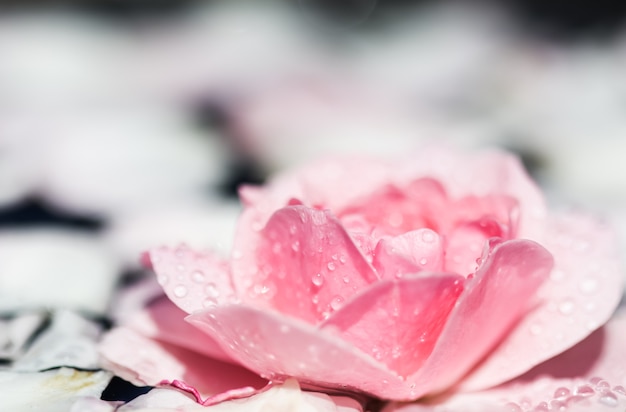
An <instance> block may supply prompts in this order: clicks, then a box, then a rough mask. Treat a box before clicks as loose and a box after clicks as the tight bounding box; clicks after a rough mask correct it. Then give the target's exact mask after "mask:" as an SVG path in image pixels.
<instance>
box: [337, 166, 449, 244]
mask: <svg viewBox="0 0 626 412" xmlns="http://www.w3.org/2000/svg"><path fill="white" fill-rule="evenodd" d="M373 187H375V186H373ZM446 203H447V198H446V193H445V191H444V189H443V187H442V186H441V184H440V183H439V182H437V181H435V180H433V179H428V178H421V179H416V180H413V181H411V182H408V183H407V184H406V185H404V186H401V187H398V186H396V185H392V184H388V185H386V186H383V187H382V188H381V189H379V190H376V191H375V192H373V193H368V195H367V196H365V197H363V198H360V199H355V200H353V201H352V202H350V203H349V205H348V207H346V208H343V209H340V211H338V212H337V215H338V216H339V217H340V218H342V219H343V218H344V217H349V216H351V215H357V216H360V217H363V218H365V219H366V220H367V221H368V222H369V223H370V225H371V226H372V227H376V228H378V229H379V230H380V231H381V232H383V233H385V234H388V235H399V234H402V233H405V232H408V231H411V230H415V229H419V228H429V229H434V230H435V231H439V230H440V229H441V228H440V221H442V220H443V221H445V220H447V219H446V218H447V216H446V213H447V210H446V209H447V207H446V206H447V205H446Z"/></svg>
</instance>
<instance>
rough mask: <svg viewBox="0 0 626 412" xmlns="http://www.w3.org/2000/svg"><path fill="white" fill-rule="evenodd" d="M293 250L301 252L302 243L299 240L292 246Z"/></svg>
mask: <svg viewBox="0 0 626 412" xmlns="http://www.w3.org/2000/svg"><path fill="white" fill-rule="evenodd" d="M291 250H293V251H294V252H298V251H299V250H300V242H298V241H297V240H296V241H295V242H293V243H292V244H291Z"/></svg>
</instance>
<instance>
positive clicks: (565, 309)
mask: <svg viewBox="0 0 626 412" xmlns="http://www.w3.org/2000/svg"><path fill="white" fill-rule="evenodd" d="M573 311H574V302H572V301H571V300H569V299H568V300H564V301H563V302H561V304H560V305H559V312H561V314H562V315H570V314H571V313H572V312H573Z"/></svg>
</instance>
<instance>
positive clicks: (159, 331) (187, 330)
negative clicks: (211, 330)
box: [122, 296, 232, 363]
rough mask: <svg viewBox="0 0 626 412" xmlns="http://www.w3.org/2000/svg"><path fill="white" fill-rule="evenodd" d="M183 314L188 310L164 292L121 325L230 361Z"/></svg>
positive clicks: (215, 344) (151, 336) (214, 343)
mask: <svg viewBox="0 0 626 412" xmlns="http://www.w3.org/2000/svg"><path fill="white" fill-rule="evenodd" d="M185 316H187V313H185V312H184V311H183V310H182V309H180V308H179V307H178V306H176V305H175V304H174V303H172V301H171V300H169V299H168V298H167V297H165V296H163V297H162V298H160V299H158V300H156V301H155V302H152V303H151V304H150V305H149V306H147V307H146V308H143V309H141V310H139V311H137V312H136V313H135V314H133V315H132V316H131V317H130V318H129V319H127V320H126V321H124V322H123V324H122V326H127V327H129V328H131V329H133V330H135V331H137V332H140V333H141V334H142V335H144V336H146V337H149V338H153V339H157V340H159V341H161V342H166V343H171V344H173V345H176V346H179V347H181V348H184V349H189V350H192V351H194V352H197V353H200V354H203V355H206V356H209V357H211V358H214V359H217V360H222V361H225V362H231V363H232V360H231V359H230V358H229V357H228V356H227V355H226V353H224V351H223V350H222V348H220V347H219V345H218V344H217V343H216V342H215V341H214V340H213V339H211V337H209V336H207V335H206V333H203V332H201V331H200V330H198V328H196V327H194V326H191V325H190V324H188V323H187V322H184V318H185Z"/></svg>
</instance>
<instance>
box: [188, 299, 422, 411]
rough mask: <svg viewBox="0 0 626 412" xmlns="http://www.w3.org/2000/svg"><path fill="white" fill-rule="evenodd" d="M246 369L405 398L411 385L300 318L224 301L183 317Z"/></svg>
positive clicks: (305, 382)
mask: <svg viewBox="0 0 626 412" xmlns="http://www.w3.org/2000/svg"><path fill="white" fill-rule="evenodd" d="M187 320H188V321H189V322H191V323H192V324H194V325H196V326H198V327H200V328H201V329H202V330H203V331H205V332H206V333H208V334H209V335H211V336H212V337H213V338H214V339H215V340H217V341H219V342H220V343H221V345H222V347H223V348H224V350H225V351H226V352H227V353H228V354H229V355H230V356H232V357H233V358H234V359H237V360H239V361H240V362H241V364H242V365H245V366H246V367H248V368H249V369H251V370H253V371H255V372H258V373H259V374H261V376H264V377H266V378H268V379H272V380H278V381H280V380H282V379H285V378H286V377H295V378H296V379H298V380H299V381H300V382H301V383H302V384H303V385H305V386H308V385H312V386H313V387H316V388H330V389H336V390H343V391H349V390H351V391H358V392H366V393H369V394H372V395H375V396H378V397H380V398H392V399H409V398H410V392H411V388H410V387H409V384H407V383H406V382H405V381H403V380H402V379H401V378H400V377H399V376H398V375H396V374H395V373H394V372H392V371H390V370H388V369H387V368H386V367H385V366H384V365H383V364H381V363H379V362H377V361H376V360H374V359H373V358H371V357H369V356H367V355H365V354H363V353H362V352H361V351H359V350H358V349H356V348H354V347H353V346H352V345H350V344H348V343H346V342H343V341H342V340H341V338H340V337H338V336H335V335H333V334H332V333H330V332H325V331H322V330H320V329H319V328H316V327H314V326H312V325H310V324H308V323H305V322H302V321H300V320H298V319H294V318H290V317H286V316H284V315H281V314H278V313H276V312H273V311H269V310H260V309H256V308H251V307H246V306H243V305H222V306H218V307H216V308H212V309H208V310H206V311H203V312H197V313H194V314H193V315H190V316H188V317H187Z"/></svg>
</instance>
